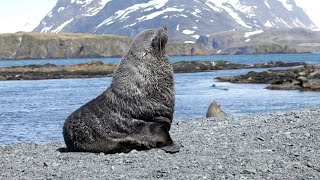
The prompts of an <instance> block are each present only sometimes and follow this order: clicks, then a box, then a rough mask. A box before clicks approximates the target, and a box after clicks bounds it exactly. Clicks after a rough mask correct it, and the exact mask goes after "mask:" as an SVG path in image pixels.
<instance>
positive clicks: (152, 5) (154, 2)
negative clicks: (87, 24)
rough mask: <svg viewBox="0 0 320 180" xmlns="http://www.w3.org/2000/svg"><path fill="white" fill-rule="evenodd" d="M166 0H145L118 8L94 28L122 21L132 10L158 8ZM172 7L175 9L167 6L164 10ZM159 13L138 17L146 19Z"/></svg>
mask: <svg viewBox="0 0 320 180" xmlns="http://www.w3.org/2000/svg"><path fill="white" fill-rule="evenodd" d="M168 1H169V0H162V1H158V0H151V1H149V2H147V3H141V4H134V5H133V6H130V7H128V8H126V9H123V10H119V11H117V12H115V14H114V15H113V16H111V17H109V18H108V19H105V20H104V21H102V22H101V23H100V24H99V25H98V26H97V27H96V28H95V29H98V28H100V27H101V26H103V25H110V24H112V23H113V22H114V20H118V21H121V22H123V21H124V20H126V19H128V18H129V17H130V16H129V14H130V13H132V12H134V11H137V10H141V9H145V10H147V11H150V10H152V9H153V8H156V9H160V8H162V7H163V6H165V5H166V3H167V2H168ZM150 8H152V9H150ZM174 9H176V8H167V9H166V10H167V11H170V10H171V11H172V10H174ZM162 11H164V10H162ZM162 11H161V12H162ZM167 11H164V12H167ZM164 12H162V13H164ZM159 13H160V12H155V13H152V14H150V15H149V16H143V17H141V18H139V19H143V20H146V19H148V18H151V17H156V16H158V15H160V14H159ZM162 13H161V14H162Z"/></svg>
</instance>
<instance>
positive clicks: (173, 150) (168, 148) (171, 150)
mask: <svg viewBox="0 0 320 180" xmlns="http://www.w3.org/2000/svg"><path fill="white" fill-rule="evenodd" d="M181 147H182V146H181V145H180V144H170V145H168V146H163V147H161V148H160V149H162V150H164V151H165V152H167V153H177V152H179V151H180V149H181Z"/></svg>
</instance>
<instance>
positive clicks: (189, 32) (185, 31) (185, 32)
mask: <svg viewBox="0 0 320 180" xmlns="http://www.w3.org/2000/svg"><path fill="white" fill-rule="evenodd" d="M194 32H195V31H191V30H188V29H185V30H183V31H182V33H183V34H188V35H189V34H193V33H194Z"/></svg>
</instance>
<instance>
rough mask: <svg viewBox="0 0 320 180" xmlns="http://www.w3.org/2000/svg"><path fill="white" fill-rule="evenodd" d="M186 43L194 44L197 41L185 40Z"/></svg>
mask: <svg viewBox="0 0 320 180" xmlns="http://www.w3.org/2000/svg"><path fill="white" fill-rule="evenodd" d="M184 43H185V44H194V43H195V42H194V41H185V42H184Z"/></svg>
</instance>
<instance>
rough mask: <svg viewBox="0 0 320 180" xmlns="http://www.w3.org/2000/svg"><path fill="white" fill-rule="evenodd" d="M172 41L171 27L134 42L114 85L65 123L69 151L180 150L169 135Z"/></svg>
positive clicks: (147, 32)
mask: <svg viewBox="0 0 320 180" xmlns="http://www.w3.org/2000/svg"><path fill="white" fill-rule="evenodd" d="M167 41H168V34H167V30H166V28H159V29H150V30H145V31H143V32H141V33H139V34H138V35H137V36H136V37H135V38H134V40H133V42H132V44H131V46H130V49H129V51H128V53H127V54H126V55H125V56H124V57H123V58H122V60H121V62H120V64H119V65H118V67H117V69H116V70H115V73H114V76H113V80H112V83H111V85H110V87H109V88H108V89H107V90H106V91H104V92H103V93H102V94H101V95H100V96H98V97H97V98H95V99H93V100H92V101H90V102H88V103H87V104H85V105H83V106H82V107H80V108H79V109H78V110H76V111H75V112H73V113H72V114H71V115H70V116H69V117H68V118H67V119H66V121H65V123H64V126H63V136H64V140H65V143H66V145H67V149H68V151H87V152H104V153H117V152H129V151H130V150H132V149H138V150H144V149H150V148H156V147H159V148H160V147H163V149H164V150H168V151H169V152H175V151H177V148H176V147H175V145H174V144H173V141H172V139H171V137H170V135H169V130H170V126H171V123H172V118H173V111H174V100H175V99H174V94H175V92H174V84H173V68H172V65H171V64H170V62H169V59H168V56H167V55H166V52H165V45H166V43H167ZM167 147H169V148H167ZM172 147H173V151H172Z"/></svg>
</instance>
